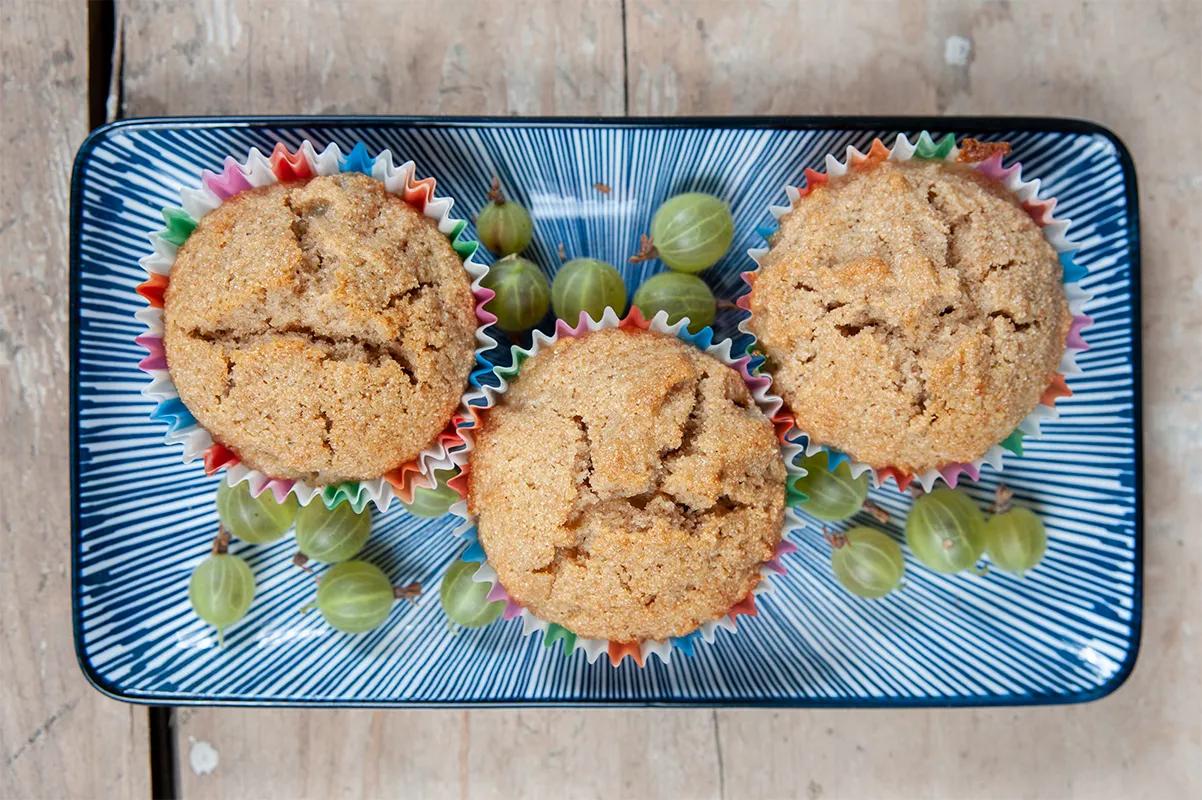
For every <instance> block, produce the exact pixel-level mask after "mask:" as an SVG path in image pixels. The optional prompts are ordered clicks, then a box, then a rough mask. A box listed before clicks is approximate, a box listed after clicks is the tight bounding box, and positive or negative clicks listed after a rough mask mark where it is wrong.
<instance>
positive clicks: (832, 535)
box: [822, 525, 847, 550]
mask: <svg viewBox="0 0 1202 800" xmlns="http://www.w3.org/2000/svg"><path fill="white" fill-rule="evenodd" d="M822 538H823V539H825V540H826V543H827V544H829V545H830V546H831V547H833V548H835V549H836V550H838V549H839V548H840V547H846V546H847V537H846V536H844V535H843V534H841V533H838V532H832V531H831V530H830V529H829V528H827V527H826V526H825V525H823V526H822Z"/></svg>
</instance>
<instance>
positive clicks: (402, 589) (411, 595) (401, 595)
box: [392, 582, 422, 603]
mask: <svg viewBox="0 0 1202 800" xmlns="http://www.w3.org/2000/svg"><path fill="white" fill-rule="evenodd" d="M421 593H422V585H421V584H420V583H417V582H414V583H410V584H407V585H405V586H394V587H392V596H393V597H395V598H396V599H397V600H408V601H409V602H410V603H416V602H417V598H418V597H419V596H420V595H421Z"/></svg>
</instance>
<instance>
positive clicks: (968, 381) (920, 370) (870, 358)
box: [748, 161, 1071, 473]
mask: <svg viewBox="0 0 1202 800" xmlns="http://www.w3.org/2000/svg"><path fill="white" fill-rule="evenodd" d="M771 245H772V246H771V249H770V251H769V252H768V254H767V255H766V256H765V257H764V259H763V260H762V263H761V269H760V271H759V273H758V275H757V277H756V279H755V283H754V286H753V288H752V292H751V297H750V309H751V313H752V316H751V319H750V320H749V322H748V325H749V326H750V328H751V330H752V332H754V334H755V335H756V337H757V338H758V339H759V343H760V347H761V348H762V349H763V351H764V353H765V354H766V356H767V359H768V368H769V369H771V370H772V373H773V381H774V387H775V388H776V390H777V391H778V392H779V393H780V394H781V396H782V397H783V398H784V399H785V401H786V402H787V403H788V405H789V407H790V409H791V410H792V411H793V413H794V414H795V415H796V417H797V421H798V426H799V427H800V428H801V429H802V430H804V431H806V432H808V433H809V434H810V435H811V436H812V438H813V439H814V440H815V441H817V442H818V443H821V444H826V445H829V446H832V447H834V448H837V449H839V450H843V451H845V452H847V453H849V454H850V455H851V456H852V457H853V458H855V459H857V460H859V461H864V462H867V463H869V464H872V465H873V466H876V467H887V466H888V467H898V468H901V469H903V470H905V471H908V472H912V473H919V472H923V471H925V470H927V469H929V468H935V467H940V466H943V465H946V464H950V463H957V462H970V461H973V460H975V459H977V458H980V457H982V456H983V455H985V453H986V452H987V451H988V450H989V448H990V447H991V446H992V445H994V444H996V443H998V442H999V441H1001V440H1002V439H1004V438H1005V437H1006V436H1007V435H1009V434H1010V433H1011V431H1013V430H1014V428H1015V427H1016V426H1017V425H1018V424H1019V422H1021V421H1022V419H1023V418H1024V417H1026V416H1027V414H1029V413H1030V412H1031V411H1032V409H1034V408H1035V406H1036V405H1037V404H1038V402H1039V399H1040V396H1041V395H1042V393H1043V391H1044V390H1045V389H1046V388H1047V386H1048V384H1049V381H1050V380H1051V378H1052V377H1053V375H1054V373H1055V371H1056V369H1057V366H1058V364H1059V361H1060V358H1061V355H1062V354H1063V351H1064V347H1065V337H1066V336H1067V334H1068V330H1069V325H1070V322H1071V316H1070V314H1069V311H1068V304H1067V301H1066V299H1065V294H1064V288H1063V285H1062V271H1061V267H1060V263H1059V261H1058V259H1057V255H1056V252H1055V251H1054V250H1053V248H1052V247H1051V245H1050V244H1049V243H1048V241H1047V240H1046V238H1045V237H1044V235H1043V232H1042V231H1041V229H1040V228H1039V226H1038V225H1036V224H1035V222H1034V221H1033V220H1032V219H1031V217H1030V216H1029V215H1028V214H1027V212H1026V211H1024V210H1023V209H1022V207H1021V206H1019V205H1018V204H1017V202H1016V201H1015V200H1014V199H1013V198H1012V197H1011V196H1010V195H1009V194H1008V193H1007V192H1005V191H1004V189H1003V188H1001V187H999V186H997V185H996V184H994V183H993V182H991V181H990V180H988V179H987V178H985V177H983V176H980V175H978V174H977V173H976V172H975V171H973V170H971V169H969V168H968V167H965V166H963V165H956V164H948V163H946V162H908V163H895V162H888V161H886V162H883V163H881V164H879V165H876V166H873V167H870V168H867V169H863V170H854V169H853V170H852V171H849V172H848V174H847V175H846V176H844V177H838V178H833V179H831V181H830V182H829V183H828V184H826V185H825V186H818V187H816V188H814V190H813V191H811V192H810V193H809V194H808V195H807V196H805V197H804V198H802V199H801V200H800V201H799V202H798V203H797V204H796V206H795V207H794V208H793V210H792V211H790V212H789V213H788V214H786V215H785V216H784V217H783V218H782V219H781V224H780V229H779V230H778V231H777V233H776V234H775V235H774V236H773V239H772V242H771Z"/></svg>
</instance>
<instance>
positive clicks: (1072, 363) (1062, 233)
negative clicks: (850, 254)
mask: <svg viewBox="0 0 1202 800" xmlns="http://www.w3.org/2000/svg"><path fill="white" fill-rule="evenodd" d="M960 152H961V150H960V148H959V147H958V146H957V145H956V137H955V136H954V135H952V134H947V135H946V136H944V137H943V138H942V139H940V140H939V141H938V142H936V141H934V140H933V139H932V138H931V135H930V134H929V133H927V132H926V131H923V132H922V133H920V134H919V136H918V139H917V140H916V141H915V142H913V143H911V142H910V140H909V139H907V138H906V136H905V134H900V133H899V134H898V135H897V138H896V139H895V140H894V142H893V146H892V147H886V146H885V144H884V143H883V142H882V141H881V140H880V139H874V140H873V142H872V146H871V147H870V148H869V150H868V152H867V153H861V152H860V151H859V150H857V149H856V148H854V147H851V146H849V147H848V148H847V153H846V155H845V157H844V160H843V161H842V162H840V161H839V160H838V159H837V158H835V157H834V156H833V155H828V156H826V159H825V162H824V168H825V172H818V171H816V170H812V169H808V168H807V169H806V170H805V181H804V185H803V186H801V187H793V186H786V187H785V194H786V195H787V198H788V205H783V206H771V207H770V208H769V211H770V212H771V213H772V216H773V219H774V222H773V223H772V224H770V225H766V226H764V227H761V228H759V229H758V231H757V232H758V233H759V234H760V236H761V237H762V238H763V239H764V241H765V243H767V242H768V239H769V237H770V236H772V234H774V233H775V232H776V230H777V228H778V227H779V225H778V224H777V223H776V222H775V220H779V219H780V218H781V217H782V216H784V215H785V214H787V213H788V212H790V211H792V210H793V208H794V207H795V206H796V205H797V204H798V202H800V201H801V200H802V198H804V197H805V196H806V195H807V194H809V192H810V191H811V190H812V189H813V188H814V187H815V186H821V185H823V184H825V183H827V182H828V181H829V180H830V178H832V177H840V176H842V175H846V174H847V171H848V170H849V169H860V168H864V167H868V166H872V165H874V164H878V163H880V162H882V161H886V160H889V161H910V160H925V161H957V160H958V158H959V155H960ZM970 166H971V167H972V168H973V169H975V170H976V171H977V172H979V173H981V174H982V175H985V176H986V177H988V178H990V179H992V180H994V181H997V182H998V183H999V184H1001V185H1002V186H1003V187H1005V188H1006V189H1007V190H1008V191H1009V192H1011V193H1012V194H1013V195H1014V196H1015V198H1017V200H1018V201H1019V203H1020V204H1021V205H1022V207H1023V209H1025V210H1026V212H1027V213H1028V214H1030V215H1031V218H1032V219H1033V220H1035V222H1036V223H1037V224H1038V225H1039V226H1040V227H1041V228H1042V229H1043V233H1044V236H1045V237H1046V238H1047V240H1048V242H1049V243H1050V244H1051V245H1052V247H1053V248H1054V249H1055V250H1056V253H1057V255H1058V256H1059V260H1060V265H1061V269H1062V272H1063V280H1064V291H1065V295H1066V297H1067V298H1068V307H1069V312H1070V313H1071V314H1072V324H1071V326H1070V328H1069V332H1068V336H1067V337H1066V340H1065V348H1064V354H1063V355H1062V356H1061V359H1060V366H1059V370H1058V372H1057V373H1056V374H1055V375H1054V376H1053V378H1052V380H1051V381H1050V382H1049V384H1048V387H1047V389H1045V390H1044V393H1043V395H1042V396H1041V397H1040V400H1039V404H1038V405H1037V406H1036V407H1035V409H1034V410H1033V411H1032V412H1031V413H1030V414H1028V415H1027V417H1026V418H1025V419H1023V421H1022V422H1020V423H1019V424H1018V427H1017V428H1015V429H1014V431H1013V432H1012V433H1010V434H1009V435H1008V436H1007V437H1006V438H1005V439H1003V440H1002V441H1000V442H998V443H997V444H995V445H993V446H992V447H991V448H989V450H988V451H987V452H986V453H985V455H983V456H982V457H980V458H978V459H976V460H975V461H972V462H966V463H953V464H945V465H944V466H942V467H939V468H937V469H929V470H927V471H926V472H922V473H919V474H913V473H909V472H906V471H904V470H901V469H898V468H895V467H881V468H874V467H873V466H872V465H870V464H867V463H864V462H862V461H856V460H854V459H852V458H851V457H850V456H848V455H847V454H846V453H843V452H841V451H839V450H836V449H835V448H832V447H828V446H827V445H820V444H816V443H814V442H812V441H811V440H810V437H809V435H808V434H807V433H806V432H805V431H804V430H802V429H801V428H800V427H798V426H797V425H796V424H794V425H793V426H792V428H791V430H790V431H789V432H788V433H787V434H786V438H787V439H788V440H789V441H791V442H801V443H802V444H803V445H804V448H805V454H806V455H807V456H812V455H814V454H816V453H818V452H822V451H825V452H826V453H828V464H829V466H830V468H831V469H833V468H834V467H835V466H837V465H838V464H839V463H841V462H844V461H846V462H848V465H849V466H850V468H851V473H852V475H853V476H856V477H858V476H860V475H862V474H864V473H868V474H869V475H870V476H871V477H872V481H873V484H874V485H876V486H881V485H883V484H884V483H885V482H887V481H888V480H889V479H891V478H892V479H893V481H894V482H895V483H896V484H897V487H898V489H899V490H901V491H905V490H906V489H907V488H908V487H909V485H910V484H911V483H912V482H914V481H917V482H918V483H919V484H920V485H921V486H922V488H923V489H924V490H925V491H930V490H931V488H932V487H933V486H934V485H935V483H936V482H938V481H939V480H943V481H944V483H946V484H947V485H948V486H951V487H955V486H956V484H957V482H958V481H959V479H960V477H961V476H962V475H967V476H968V477H969V478H970V479H972V480H974V481H975V480H977V478H978V477H980V471H981V466H982V465H984V464H989V465H990V466H992V467H993V468H994V469H995V470H999V471H1000V470H1001V469H1002V467H1003V464H1002V456H1003V454H1004V453H1006V452H1009V453H1012V454H1014V455H1017V456H1021V455H1022V450H1023V446H1022V443H1023V439H1024V438H1026V437H1034V436H1038V435H1039V429H1040V423H1042V422H1046V421H1049V420H1054V419H1056V417H1057V412H1056V407H1055V403H1056V400H1058V399H1059V398H1061V397H1068V396H1070V395H1071V394H1072V392H1071V391H1070V390H1069V388H1068V385H1067V383H1066V381H1065V377H1066V376H1068V375H1079V374H1081V370H1080V368H1079V367H1078V366H1077V353H1079V352H1081V351H1083V350H1087V349H1089V345H1088V344H1086V342H1085V339H1084V338H1083V336H1082V331H1084V330H1085V329H1086V328H1088V327H1089V326H1090V325H1092V324H1093V320H1092V319H1091V318H1090V317H1088V316H1087V315H1086V314H1085V313H1084V309H1085V306H1086V304H1088V302H1089V300H1090V299H1091V295H1090V294H1089V292H1087V291H1085V290H1084V289H1083V288H1082V287H1081V285H1080V282H1081V280H1082V279H1083V278H1084V277H1085V276H1086V274H1087V270H1086V269H1085V268H1084V267H1082V266H1081V265H1080V264H1078V263H1077V262H1076V261H1075V260H1074V258H1073V256H1074V254H1075V253H1076V251H1077V250H1078V249H1079V245H1078V244H1076V243H1074V242H1072V241H1070V240H1069V238H1068V228H1069V225H1070V224H1071V220H1067V219H1057V218H1056V217H1055V215H1054V214H1053V211H1054V209H1055V207H1056V200H1055V198H1040V197H1039V187H1040V181H1039V179H1035V180H1024V179H1023V177H1022V165H1021V164H1020V163H1018V162H1015V163H1013V164H1011V165H1010V166H1008V167H1007V166H1003V165H1002V154H1001V153H995V154H993V155H990V156H989V157H988V158H986V159H985V160H983V161H977V162H971V163H970ZM770 249H771V246H770V245H768V244H765V246H763V247H757V248H752V249H751V250H748V251H747V254H748V255H749V256H750V257H751V259H752V260H753V261H754V262H755V263H756V268H755V269H753V270H750V271H748V272H745V273H743V280H744V282H745V283H746V284H747V287H748V291H747V292H746V293H744V294H743V295H742V296H740V297H739V299H738V300H737V305H738V306H739V308H741V309H743V310H744V311H747V312H748V313H749V314H750V312H751V308H750V297H751V292H750V290H751V288H752V287H753V286H754V284H755V279H756V276H757V274H758V272H759V267H760V263H761V260H762V259H763V258H764V256H765V255H767V254H768V252H769V250H770ZM750 319H751V318H750V316H748V317H746V318H744V319H743V321H742V322H740V323H739V330H740V331H742V332H743V333H745V334H747V335H748V336H750V337H751V339H752V343H751V345H750V346H749V348H748V351H749V352H752V353H753V354H754V365H753V369H754V371H755V372H757V373H758V372H759V371H760V368H761V367H762V365H763V363H764V358H763V356H762V354H759V353H758V351H756V346H757V340H756V337H755V334H754V333H753V332H752V331H751V329H750V327H749V325H748V322H749V321H750ZM783 414H785V415H790V416H791V414H790V412H789V411H788V409H787V408H786V409H785V410H784V411H783Z"/></svg>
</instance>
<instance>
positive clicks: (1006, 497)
mask: <svg viewBox="0 0 1202 800" xmlns="http://www.w3.org/2000/svg"><path fill="white" fill-rule="evenodd" d="M1013 500H1014V492H1013V491H1012V490H1011V489H1010V487H1008V486H1006V484H1004V483H999V484H998V485H997V491H996V492H994V494H993V513H994V514H1005V513H1006V512H1007V511H1009V510H1010V506H1011V503H1012V501H1013Z"/></svg>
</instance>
